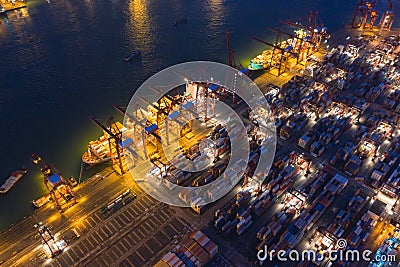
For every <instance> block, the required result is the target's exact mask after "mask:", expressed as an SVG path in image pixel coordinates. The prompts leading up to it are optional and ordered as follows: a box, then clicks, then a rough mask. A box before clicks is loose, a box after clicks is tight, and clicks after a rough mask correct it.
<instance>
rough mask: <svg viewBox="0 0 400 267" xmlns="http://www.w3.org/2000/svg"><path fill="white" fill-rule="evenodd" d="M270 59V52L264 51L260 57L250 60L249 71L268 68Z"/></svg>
mask: <svg viewBox="0 0 400 267" xmlns="http://www.w3.org/2000/svg"><path fill="white" fill-rule="evenodd" d="M271 57H272V50H264V51H263V52H262V53H261V54H260V55H258V56H256V57H255V58H253V59H252V60H250V64H249V66H248V69H249V70H263V69H266V68H267V67H268V64H269V62H270V60H271Z"/></svg>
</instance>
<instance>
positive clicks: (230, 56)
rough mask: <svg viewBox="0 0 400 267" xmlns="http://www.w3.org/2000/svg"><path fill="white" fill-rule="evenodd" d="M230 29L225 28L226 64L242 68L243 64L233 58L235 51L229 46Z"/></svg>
mask: <svg viewBox="0 0 400 267" xmlns="http://www.w3.org/2000/svg"><path fill="white" fill-rule="evenodd" d="M230 34H231V33H230V31H229V30H228V29H227V30H226V51H227V53H228V65H229V66H231V67H232V68H235V69H238V70H242V69H243V66H242V64H240V62H239V63H238V62H237V61H236V58H235V52H234V51H233V49H232V47H231V42H230Z"/></svg>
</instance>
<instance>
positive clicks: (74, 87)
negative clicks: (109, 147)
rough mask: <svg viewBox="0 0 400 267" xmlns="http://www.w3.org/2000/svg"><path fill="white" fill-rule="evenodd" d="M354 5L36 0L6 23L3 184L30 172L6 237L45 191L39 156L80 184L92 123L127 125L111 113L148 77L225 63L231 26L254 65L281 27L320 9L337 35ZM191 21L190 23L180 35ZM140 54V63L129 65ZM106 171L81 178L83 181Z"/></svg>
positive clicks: (14, 199) (6, 211)
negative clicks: (197, 63)
mask: <svg viewBox="0 0 400 267" xmlns="http://www.w3.org/2000/svg"><path fill="white" fill-rule="evenodd" d="M381 2H382V3H380V8H381V9H382V10H384V8H385V1H381ZM355 4H356V0H353V1H348V0H337V1H328V0H316V1H307V0H288V1H278V0H271V1H256V0H248V1H244V0H201V1H194V0H189V1H187V0H118V1H117V0H105V1H95V0H83V1H69V0H57V1H52V0H49V1H45V0H28V2H27V6H28V7H27V8H26V9H22V10H19V11H13V12H11V13H9V14H8V15H7V16H6V17H0V58H1V63H0V114H1V117H0V129H1V130H0V140H1V145H0V155H1V156H0V158H1V164H0V183H2V182H3V181H4V180H5V179H7V178H8V176H9V174H10V173H11V172H12V171H14V170H15V169H17V168H19V167H23V166H24V167H27V168H28V170H29V173H28V174H27V175H26V176H25V177H23V178H22V179H21V180H20V181H19V182H18V183H17V184H16V185H15V187H14V188H12V190H10V191H9V192H8V193H7V194H5V195H0V210H1V212H0V229H4V228H5V227H7V226H8V225H10V224H12V223H15V222H17V221H18V220H20V219H21V218H23V217H24V216H27V215H29V214H31V213H32V211H33V205H32V203H31V200H32V199H36V198H38V197H40V196H42V195H43V194H44V193H45V192H46V190H45V186H44V184H43V178H42V177H41V176H40V173H39V170H38V169H37V168H36V167H35V166H34V165H33V164H32V162H31V160H30V156H31V154H32V153H38V154H39V155H41V156H42V157H43V159H44V160H45V161H47V162H48V163H52V164H53V165H54V166H55V167H56V168H57V169H58V170H59V171H60V172H61V173H62V174H63V175H64V177H66V178H68V177H69V176H74V177H76V178H77V179H78V178H79V173H80V168H81V155H82V153H83V152H84V151H85V150H86V145H87V143H88V142H89V140H93V139H95V138H97V137H99V136H100V135H101V130H100V129H99V128H98V127H97V126H96V125H94V124H93V123H91V121H90V120H89V116H91V115H93V116H95V117H96V118H98V119H101V120H103V121H104V122H106V120H107V119H108V118H109V117H110V116H114V118H115V119H116V120H121V119H122V116H121V115H120V114H118V113H117V112H115V111H114V110H113V105H114V104H117V105H120V106H126V105H127V104H128V102H129V99H130V98H131V96H132V94H133V93H134V91H135V89H136V88H138V87H139V85H140V84H141V83H142V82H143V81H144V80H145V79H146V78H147V77H149V76H151V75H152V74H154V73H156V72H157V71H159V70H161V69H163V68H165V67H168V66H170V65H173V64H176V63H181V62H186V61H192V60H210V61H217V62H222V63H226V62H227V56H226V49H225V31H226V29H227V28H229V29H230V31H231V45H232V47H233V49H234V50H235V53H236V57H237V58H238V59H239V61H240V62H241V63H242V64H243V65H244V66H246V65H247V64H248V62H249V60H250V59H251V58H252V57H253V56H255V55H257V54H259V53H260V52H261V50H262V49H265V48H266V47H265V46H263V45H262V44H260V43H256V42H254V41H252V40H251V39H250V38H249V37H250V36H256V37H258V38H260V39H264V40H268V41H271V40H272V39H271V38H272V33H271V31H269V28H270V27H274V26H279V25H280V22H279V20H280V19H285V18H287V19H289V18H291V19H295V18H299V17H301V16H302V17H305V16H307V14H308V12H309V10H310V9H313V10H319V14H320V19H321V21H322V22H323V23H324V24H325V26H327V27H328V28H329V29H330V31H331V32H335V31H337V30H339V29H340V28H342V27H344V25H345V24H346V23H348V22H349V21H350V18H351V15H352V12H353V8H354V6H355ZM397 8H398V7H397ZM395 12H396V11H395ZM184 17H186V18H187V19H188V22H187V23H185V24H181V25H178V26H177V27H172V23H173V21H175V20H179V19H181V18H184ZM396 25H397V24H396ZM396 25H395V26H396ZM136 49H138V50H140V51H141V52H142V59H141V60H139V61H134V62H131V63H126V62H123V60H122V59H123V58H124V57H126V56H127V55H129V54H130V53H131V52H132V51H133V50H136ZM103 167H104V166H103ZM101 168H102V166H98V167H95V168H92V169H90V170H85V171H83V176H82V179H85V178H87V177H89V176H90V175H92V174H93V173H95V172H96V171H98V170H100V169H101Z"/></svg>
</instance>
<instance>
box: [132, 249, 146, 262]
mask: <svg viewBox="0 0 400 267" xmlns="http://www.w3.org/2000/svg"><path fill="white" fill-rule="evenodd" d="M134 254H136V255H138V256H139V258H140V259H141V260H142V261H143V262H146V259H145V258H143V257H142V255H140V253H138V252H137V251H135V252H134Z"/></svg>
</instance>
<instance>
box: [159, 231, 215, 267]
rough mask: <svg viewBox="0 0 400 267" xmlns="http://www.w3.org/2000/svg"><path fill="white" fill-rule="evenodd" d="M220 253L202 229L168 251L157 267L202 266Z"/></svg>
mask: <svg viewBox="0 0 400 267" xmlns="http://www.w3.org/2000/svg"><path fill="white" fill-rule="evenodd" d="M217 253H218V246H217V245H216V244H215V243H214V242H212V241H211V240H210V239H209V238H208V237H207V236H206V235H205V234H203V233H202V232H201V231H199V230H196V231H194V232H192V233H191V234H190V235H189V237H187V238H185V239H184V240H182V241H181V242H180V243H179V244H178V245H177V246H176V247H175V249H174V250H173V251H171V252H168V253H167V254H166V255H165V256H164V257H162V259H161V260H160V261H158V262H157V263H156V264H155V265H154V266H155V267H186V266H187V267H201V266H205V265H206V264H207V263H208V262H209V261H210V260H211V259H212V258H213V257H214V256H215V255H217Z"/></svg>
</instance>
